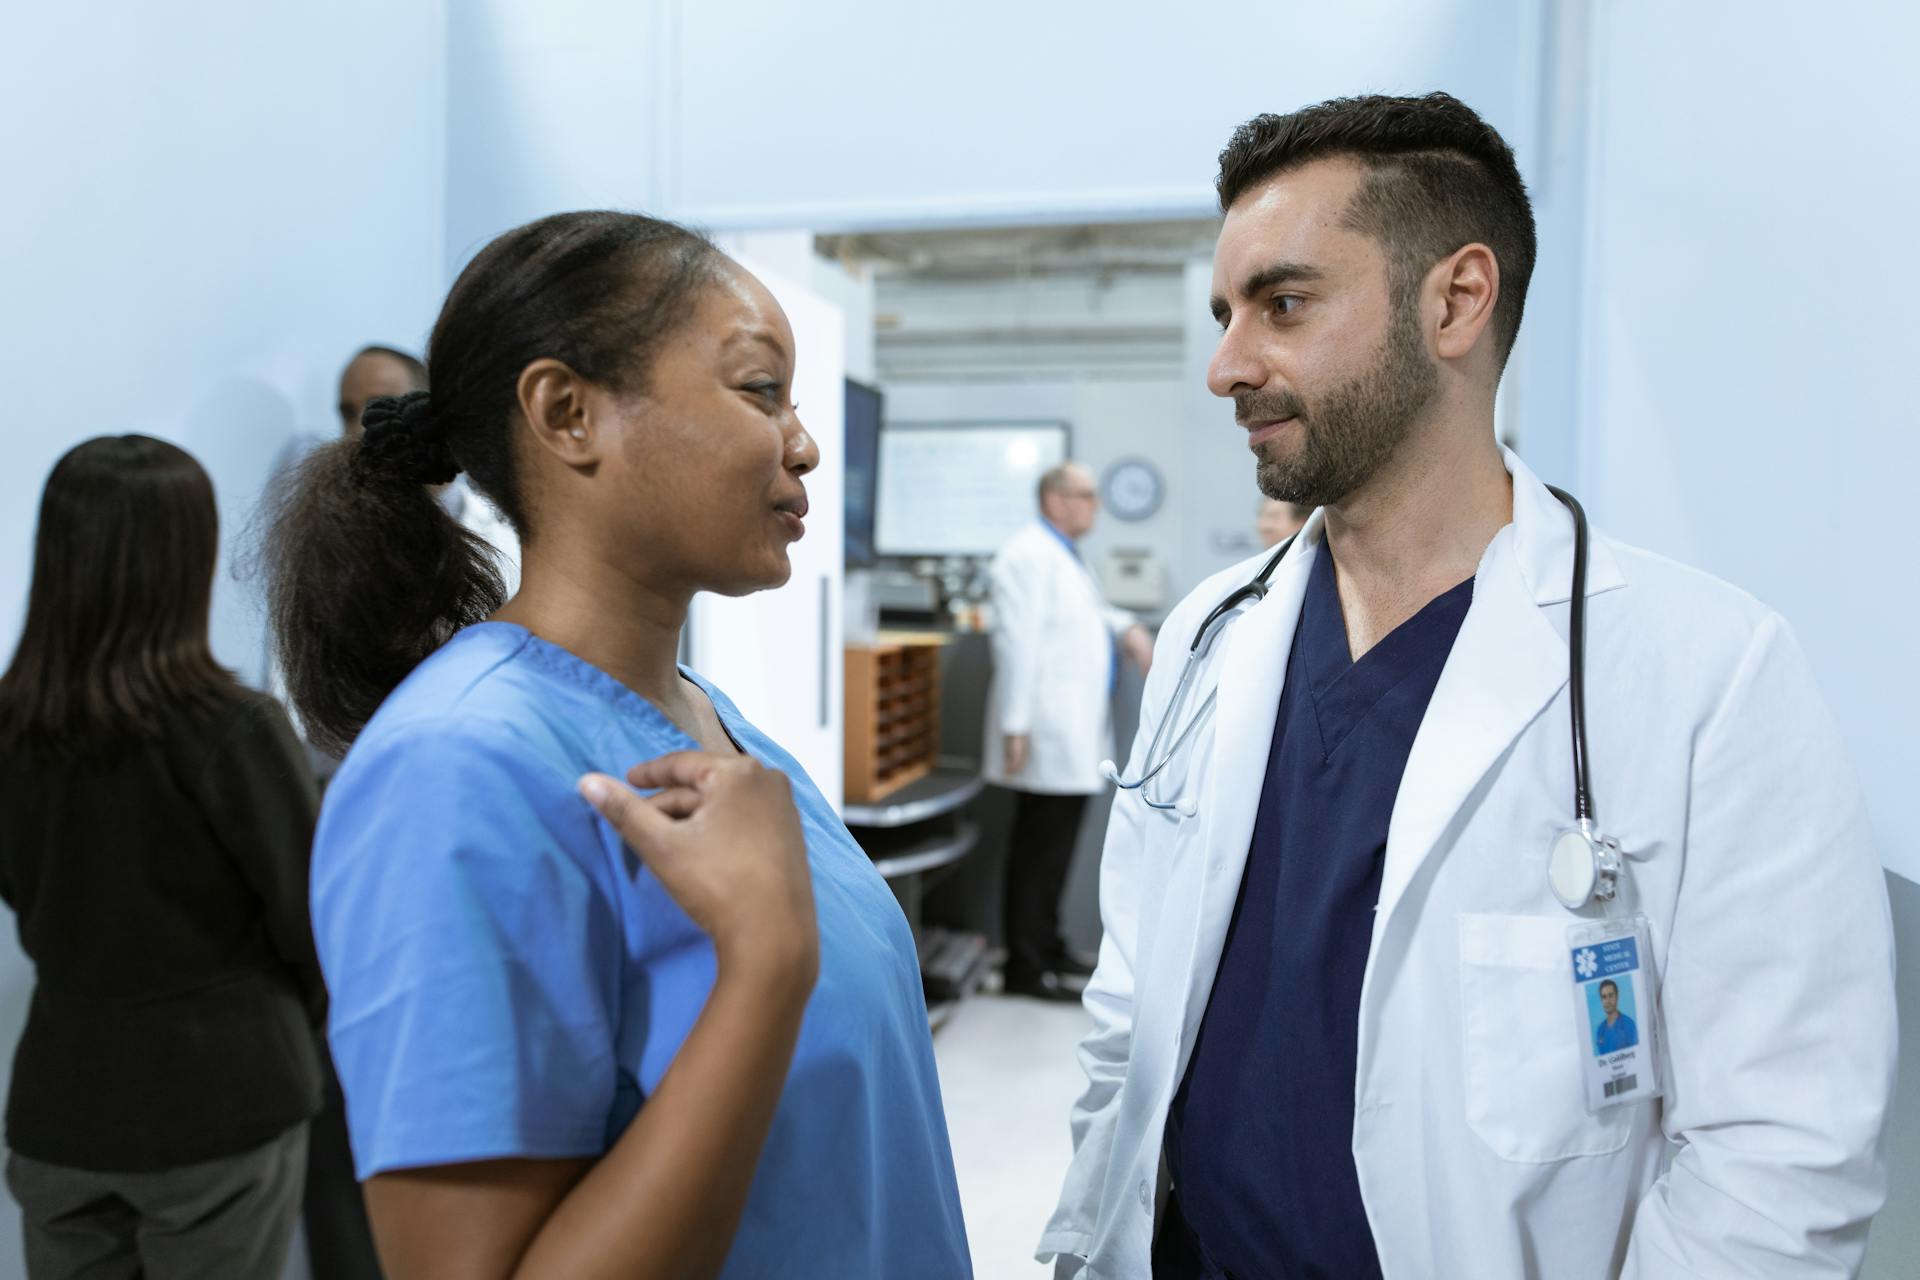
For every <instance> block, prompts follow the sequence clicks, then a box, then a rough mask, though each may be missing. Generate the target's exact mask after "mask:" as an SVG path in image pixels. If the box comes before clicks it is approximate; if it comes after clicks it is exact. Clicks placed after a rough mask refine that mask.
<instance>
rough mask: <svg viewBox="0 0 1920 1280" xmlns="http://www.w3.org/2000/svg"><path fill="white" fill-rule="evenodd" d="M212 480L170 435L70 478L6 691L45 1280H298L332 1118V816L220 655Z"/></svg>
mask: <svg viewBox="0 0 1920 1280" xmlns="http://www.w3.org/2000/svg"><path fill="white" fill-rule="evenodd" d="M219 541H220V540H219V524H218V516H217V515H216V512H215V507H214V499H213V485H212V483H211V482H210V481H209V480H208V479H207V473H206V472H205V471H204V470H202V469H201V467H200V464H199V463H198V462H196V461H194V459H193V458H192V457H191V456H190V455H188V454H187V453H185V452H183V451H181V450H180V449H178V448H175V447H174V446H173V445H170V444H167V443H165V442H164V441H160V440H155V439H151V438H149V437H147V436H138V435H129V436H113V437H106V438H102V439H97V440H89V441H87V442H86V443H84V444H81V445H79V446H77V447H75V448H74V449H72V450H71V451H70V452H68V453H67V455H66V456H65V457H63V458H61V459H60V461H59V462H58V463H57V464H55V466H54V468H53V473H52V474H51V475H50V476H49V477H48V479H47V486H46V492H45V495H44V496H43V498H42V501H41V505H40V524H39V530H38V533H37V535H36V538H35V543H34V561H33V585H32V587H31V589H30V591H29V594H28V600H27V618H26V624H25V626H24V628H23V629H22V632H21V636H20V643H19V647H18V649H17V651H16V652H15V654H14V657H13V662H12V664H11V665H10V666H9V667H8V668H7V671H6V673H5V675H3V676H0V897H4V898H5V899H6V901H7V903H8V905H9V906H11V907H12V908H13V910H14V912H15V914H16V917H17V923H18V926H19V931H20V943H21V946H22V948H23V949H24V950H25V951H26V953H27V955H28V956H29V957H31V959H32V961H33V965H34V991H33V1003H32V1006H31V1009H30V1011H29V1012H28V1015H27V1026H26V1030H25V1032H24V1033H23V1034H22V1036H21V1039H20V1045H19V1048H18V1050H17V1051H16V1053H15V1056H14V1064H13V1081H12V1085H11V1087H10V1089H9V1090H8V1095H7V1145H8V1147H9V1148H11V1152H12V1154H11V1157H10V1158H9V1160H8V1164H7V1183H8V1186H9V1187H10V1189H11V1190H12V1191H13V1194H14V1198H15V1199H16V1200H18V1201H19V1203H20V1209H21V1216H22V1220H23V1226H24V1228H25V1233H24V1234H25V1243H26V1263H27V1274H28V1276H29V1277H31V1280H59V1278H63V1277H106V1276H145V1277H148V1280H172V1278H173V1277H179V1278H181V1280H186V1278H189V1277H191V1278H192V1280H278V1277H279V1275H280V1273H281V1269H282V1267H283V1266H284V1264H285V1260H286V1256H287V1251H288V1246H289V1244H290V1242H291V1240H292V1237H293V1228H294V1223H295V1221H296V1218H297V1216H298V1213H299V1209H300V1192H301V1186H302V1183H303V1181H304V1171H305V1162H306V1149H307V1126H308V1121H309V1119H310V1118H311V1117H312V1116H313V1114H314V1112H315V1111H316V1110H318V1108H319V1104H320V1066H319V1060H318V1054H317V1044H316V1039H315V1035H316V1032H317V1030H318V1025H319V1023H320V1021H321V1019H322V1018H323V1016H324V1012H325V1007H326V993H325V990H324V988H323V987H322V985H321V981H320V970H319V965H318V963H317V962H316V960H315V957H314V951H313V940H312V937H311V935H310V933H309V931H308V925H307V855H308V848H309V845H310V843H311V840H312V836H313V826H314V815H315V810H316V808H317V806H318V800H317V798H316V796H315V794H314V787H313V782H312V780H311V778H310V777H309V775H308V773H307V766H306V762H305V760H304V759H303V758H302V756H301V752H300V746H299V743H298V741H297V740H296V739H295V737H294V734H293V728H292V726H291V725H289V724H288V723H287V717H286V713H285V712H283V711H282V710H281V709H280V707H279V705H278V704H277V703H275V702H274V701H273V700H272V699H271V698H268V697H267V696H266V695H264V694H259V693H253V692H251V691H249V690H247V689H244V688H242V687H241V686H240V684H239V683H238V682H236V681H235V679H234V678H233V676H232V674H231V673H229V672H228V671H226V670H225V669H223V668H222V667H220V666H219V665H218V664H217V663H216V662H215V661H214V659H213V654H212V652H211V651H210V650H209V648H208V644H207V615H208V609H209V605H210V602H211V599H212V592H213V571H214V562H215V560H216V558H217V555H218V552H219Z"/></svg>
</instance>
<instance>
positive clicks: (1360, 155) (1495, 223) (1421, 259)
mask: <svg viewBox="0 0 1920 1280" xmlns="http://www.w3.org/2000/svg"><path fill="white" fill-rule="evenodd" d="M1336 157H1338V158H1344V159H1350V160H1355V161H1358V162H1359V163H1360V165H1361V166H1362V167H1363V168H1365V170H1366V175H1367V176H1366V180H1365V181H1364V182H1363V183H1362V184H1361V187H1360V190H1359V191H1358V192H1357V193H1356V194H1355V195H1354V198H1353V202H1352V204H1351V205H1349V206H1348V209H1347V213H1346V223H1347V225H1348V226H1349V227H1352V228H1353V229H1354V230H1356V231H1363V232H1365V233H1366V234H1368V235H1371V236H1373V237H1374V238H1375V239H1376V240H1378V241H1379V242H1380V243H1381V244H1382V245H1383V246H1385V248H1386V251H1387V260H1388V264H1389V266H1388V269H1389V273H1390V282H1391V284H1392V287H1393V289H1394V296H1395V298H1396V299H1397V300H1401V301H1407V300H1410V299H1411V298H1412V296H1413V293H1414V290H1415V289H1417V288H1418V287H1419V283H1420V280H1421V279H1422V278H1423V277H1424V276H1425V275H1426V273H1427V271H1428V270H1430V269H1431V268H1432V266H1433V264H1434V263H1436V262H1438V261H1440V260H1441V259H1442V258H1444V257H1446V256H1447V255H1448V254H1450V253H1453V252H1454V251H1455V250H1457V249H1459V248H1460V247H1461V246H1463V245H1468V244H1475V243H1478V244H1484V245H1486V246H1487V247H1488V248H1489V249H1491V250H1493V256H1494V259H1495V261H1497V262H1498V263H1499V264H1500V296H1499V299H1498V301H1496V302H1495V304H1494V310H1493V331H1494V341H1495V343H1496V346H1495V351H1496V353H1497V354H1498V356H1499V358H1500V362H1501V363H1502V364H1505V363H1506V358H1507V355H1508V354H1509V353H1510V352H1511V351H1512V350H1513V343H1514V339H1515V338H1517V337H1518V336H1519V333H1520V316H1521V313H1522V311H1524V310H1525V308H1526V302H1527V281H1528V280H1529V279H1531V278H1532V276H1533V263H1534V257H1535V254H1536V246H1537V240H1536V237H1535V233H1534V226H1533V205H1532V203H1531V201H1529V200H1528V198H1527V185H1526V183H1525V182H1524V181H1522V180H1521V177H1520V168H1519V166H1518V165H1517V164H1516V163H1515V162H1514V158H1513V150H1512V148H1510V147H1508V146H1507V144H1506V141H1505V140H1504V139H1503V138H1501V136H1500V135H1499V133H1498V132H1496V131H1495V130H1494V128H1493V126H1492V125H1490V124H1488V123H1487V122H1486V121H1485V120H1482V119H1481V118H1480V117H1479V116H1478V115H1477V114H1475V113H1474V110H1473V108H1471V107H1469V106H1467V104H1466V103H1464V102H1462V101H1460V100H1459V99H1458V98H1455V97H1453V96H1452V95H1450V94H1445V93H1429V94H1427V95H1425V96H1424V97H1418V98H1388V97H1380V96H1377V95H1372V96H1367V97H1360V98H1334V99H1332V100H1331V101H1328V102H1322V103H1318V104H1316V105H1314V106H1311V107H1303V108H1301V109H1300V110H1298V111H1294V112H1290V113H1288V114H1286V115H1262V116H1255V117H1254V118H1253V119H1251V120H1249V121H1247V122H1246V123H1245V124H1243V125H1241V126H1240V127H1239V128H1238V129H1235V130H1234V131H1233V137H1232V138H1231V139H1230V140H1229V141H1228V142H1227V147H1226V150H1224V151H1222V152H1221V153H1220V176H1219V179H1218V180H1217V181H1216V183H1215V186H1216V188H1217V189H1218V191H1219V192H1220V211H1221V212H1222V213H1225V212H1226V211H1227V210H1229V209H1231V208H1233V206H1234V203H1235V202H1236V201H1238V200H1239V199H1240V197H1241V196H1243V195H1245V194H1246V193H1247V192H1248V191H1249V190H1250V189H1251V188H1253V187H1254V186H1256V185H1258V184H1260V183H1263V182H1265V181H1267V180H1268V179H1269V178H1272V177H1274V176H1276V175H1278V174H1282V173H1286V172H1288V171H1289V170H1293V169H1298V168H1299V167H1301V166H1302V165H1305V164H1307V163H1309V162H1311V161H1314V160H1325V159H1331V158H1336Z"/></svg>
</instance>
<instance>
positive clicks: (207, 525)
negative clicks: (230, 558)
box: [0, 435, 241, 759]
mask: <svg viewBox="0 0 1920 1280" xmlns="http://www.w3.org/2000/svg"><path fill="white" fill-rule="evenodd" d="M219 552H220V517H219V514H218V512H217V511H216V509H215V507H214V503H213V482H212V481H211V480H209V479H208V478H207V473H206V472H205V471H204V470H203V469H202V468H201V466H200V464H199V463H198V462H196V461H194V458H193V455H192V454H190V453H188V452H186V450H184V449H180V448H177V447H175V446H174V445H170V444H168V443H167V442H166V441H164V440H155V439H153V438H152V437H151V436H135V435H129V436H102V437H100V438H98V439H95V440H88V441H86V442H85V443H84V444H79V445H76V446H74V447H73V448H72V449H70V450H68V451H67V453H66V455H65V456H64V457H62V458H61V459H60V461H59V462H57V463H55V464H54V467H53V472H52V474H51V475H49V476H48V477H47V487H46V490H45V492H44V493H43V494H42V495H41V498H40V526H39V531H38V533H37V534H36V535H35V538H34V549H33V586H32V587H31V589H30V590H29V592H28V596H27V621H26V626H25V627H24V628H23V629H22V630H21V633H20V645H19V648H18V649H16V650H15V651H14V655H13V664H12V665H11V666H9V667H8V668H7V671H6V674H5V675H0V747H4V748H6V749H9V750H12V751H16V752H19V753H20V754H22V755H25V756H28V757H32V758H55V759H64V758H72V757H76V756H95V755H99V754H103V753H110V752H112V751H114V750H117V749H120V748H123V747H126V746H128V745H131V744H132V743H134V742H137V741H140V740H143V739H151V738H154V737H156V736H158V735H159V734H160V733H161V732H162V731H163V729H164V727H165V718H166V716H167V714H168V713H169V712H170V711H173V710H175V709H178V708H180V707H182V706H198V707H210V706H212V705H214V704H217V703H220V702H222V701H224V700H227V699H231V698H234V697H237V696H239V695H240V692H241V690H240V685H239V683H238V682H237V681H236V680H235V679H234V677H233V673H232V672H230V671H228V670H226V669H225V668H224V667H222V666H220V664H219V663H217V662H215V661H214V660H213V652H212V650H211V649H210V648H208V645H207V612H208V609H209V607H210V606H211V604H212V600H213V567H214V562H215V560H216V559H217V558H218V556H219Z"/></svg>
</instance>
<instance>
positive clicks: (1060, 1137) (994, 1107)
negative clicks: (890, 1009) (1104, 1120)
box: [933, 995, 1093, 1280]
mask: <svg viewBox="0 0 1920 1280" xmlns="http://www.w3.org/2000/svg"><path fill="white" fill-rule="evenodd" d="M1092 1028H1093V1019H1092V1018H1090V1017H1089V1016H1088V1015H1087V1013H1086V1011H1085V1010H1084V1009H1082V1008H1081V1007H1080V1006H1079V1005H1074V1004H1049V1003H1046V1002H1044V1001H1040V1000H1028V999H1023V998H1020V997H1010V996H999V995H982V996H977V997H975V998H973V999H970V1000H965V1001H962V1002H961V1003H960V1005H959V1007H958V1008H956V1009H955V1010H954V1012H953V1015H952V1016H951V1017H950V1018H949V1019H948V1020H947V1021H946V1022H945V1023H943V1024H942V1025H941V1027H940V1029H939V1030H938V1031H936V1032H934V1036H933V1049H934V1056H935V1058H936V1059H937V1060H938V1062H939V1066H940V1092H941V1097H942V1098H943V1100H944V1101H945V1103H946V1109H947V1130H948V1132H949V1133H950V1134H951V1135H952V1138H953V1162H954V1167H955V1170H956V1172H957V1173H958V1175H959V1179H960V1203H961V1205H962V1207H963V1208H964V1209H965V1212H966V1216H967V1246H968V1248H969V1249H970V1250H971V1251H972V1253H973V1272H974V1274H975V1275H976V1276H980V1277H982V1278H983V1280H1021V1278H1023V1277H1027V1278H1032V1277H1043V1276H1050V1275H1052V1274H1053V1269H1052V1267H1050V1266H1042V1265H1041V1264H1040V1263H1038V1262H1035V1261H1034V1259H1033V1249H1034V1245H1035V1244H1036V1243H1037V1242H1038V1241H1039V1239H1040V1231H1041V1228H1043V1227H1044V1226H1045V1225H1046V1222H1047V1218H1048V1217H1049V1216H1051V1215H1052V1213H1053V1206H1054V1201H1055V1200H1056V1199H1057V1198H1058V1196H1059V1194H1060V1182H1061V1179H1062V1178H1063V1177H1064V1176H1065V1175H1066V1171H1067V1162H1068V1160H1069V1159H1070V1158H1071V1157H1072V1155H1073V1140H1072V1135H1071V1133H1070V1131H1069V1130H1068V1126H1067V1120H1068V1113H1069V1112H1070V1110H1071V1109H1072V1107H1073V1100H1074V1099H1075V1098H1077V1097H1078V1096H1079V1095H1080V1090H1081V1088H1082V1086H1083V1085H1084V1084H1085V1083H1086V1078H1085V1076H1083V1075H1082V1074H1081V1072H1080V1064H1079V1062H1078V1061H1077V1060H1076V1059H1075V1056H1074V1049H1075V1047H1076V1046H1077V1045H1078V1044H1079V1043H1080V1040H1081V1038H1082V1037H1083V1036H1085V1035H1086V1034H1087V1032H1088V1031H1090V1030H1092Z"/></svg>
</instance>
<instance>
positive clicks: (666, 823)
mask: <svg viewBox="0 0 1920 1280" xmlns="http://www.w3.org/2000/svg"><path fill="white" fill-rule="evenodd" d="M580 794H581V795H583V796H585V797H586V800H587V803H588V804H590V805H592V806H593V807H594V808H595V809H597V810H599V812H600V816H601V817H603V818H605V819H606V820H607V821H608V822H611V823H612V824H613V829H614V830H615V831H618V832H619V833H620V836H621V838H622V839H623V840H625V841H626V842H627V843H628V844H630V845H632V846H633V848H634V851H635V852H636V853H644V852H646V850H648V849H651V848H654V847H656V846H657V842H658V839H659V837H660V836H661V835H662V834H663V833H665V832H667V831H670V830H671V829H672V826H673V821H674V819H673V817H672V816H671V815H669V814H666V813H663V812H661V811H660V810H659V809H658V808H656V807H655V806H654V805H653V804H651V803H649V802H648V801H647V800H646V799H645V798H643V797H642V796H641V795H640V794H639V793H638V792H636V791H634V790H633V788H631V787H628V786H624V785H622V784H621V782H620V781H619V780H618V779H617V778H609V777H608V776H607V775H606V774H604V773H590V774H588V775H587V776H586V777H584V778H582V779H580Z"/></svg>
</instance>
